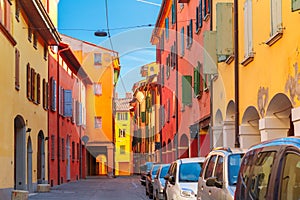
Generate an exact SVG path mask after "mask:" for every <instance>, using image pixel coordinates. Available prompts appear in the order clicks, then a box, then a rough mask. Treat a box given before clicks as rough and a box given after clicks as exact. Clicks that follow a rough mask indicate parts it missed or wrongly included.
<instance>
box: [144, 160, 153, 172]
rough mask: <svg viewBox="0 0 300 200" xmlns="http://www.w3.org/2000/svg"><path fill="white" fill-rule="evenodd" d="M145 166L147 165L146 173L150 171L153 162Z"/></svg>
mask: <svg viewBox="0 0 300 200" xmlns="http://www.w3.org/2000/svg"><path fill="white" fill-rule="evenodd" d="M145 165H146V171H150V170H151V167H152V166H153V163H152V162H147V163H146V164H145Z"/></svg>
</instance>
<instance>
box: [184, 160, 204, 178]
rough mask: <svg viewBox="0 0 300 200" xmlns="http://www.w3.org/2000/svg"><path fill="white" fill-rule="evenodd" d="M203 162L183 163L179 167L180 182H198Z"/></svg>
mask: <svg viewBox="0 0 300 200" xmlns="http://www.w3.org/2000/svg"><path fill="white" fill-rule="evenodd" d="M200 172H201V163H199V162H195V163H182V164H181V165H180V167H179V182H198V177H199V175H200Z"/></svg>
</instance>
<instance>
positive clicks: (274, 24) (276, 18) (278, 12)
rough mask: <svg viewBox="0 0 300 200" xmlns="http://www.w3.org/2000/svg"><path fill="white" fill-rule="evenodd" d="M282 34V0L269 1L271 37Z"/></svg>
mask: <svg viewBox="0 0 300 200" xmlns="http://www.w3.org/2000/svg"><path fill="white" fill-rule="evenodd" d="M281 32H282V0H271V35H270V36H274V35H276V34H278V33H281Z"/></svg>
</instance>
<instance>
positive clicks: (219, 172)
mask: <svg viewBox="0 0 300 200" xmlns="http://www.w3.org/2000/svg"><path fill="white" fill-rule="evenodd" d="M223 163H224V158H223V157H222V156H219V158H218V162H217V165H216V169H215V175H214V176H215V177H216V178H217V181H219V182H223Z"/></svg>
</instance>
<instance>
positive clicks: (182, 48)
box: [180, 27, 185, 56]
mask: <svg viewBox="0 0 300 200" xmlns="http://www.w3.org/2000/svg"><path fill="white" fill-rule="evenodd" d="M184 40H185V38H184V27H182V28H181V30H180V44H181V56H184V48H185V47H184Z"/></svg>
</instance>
